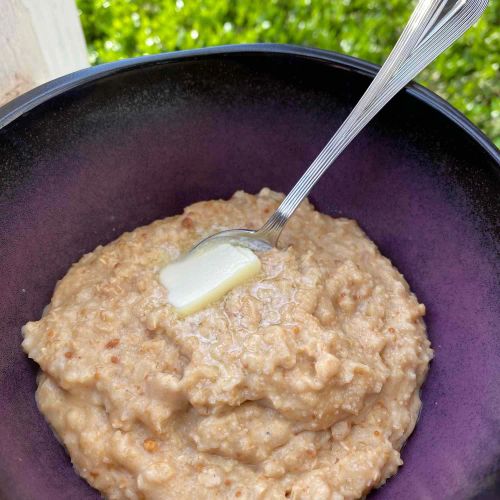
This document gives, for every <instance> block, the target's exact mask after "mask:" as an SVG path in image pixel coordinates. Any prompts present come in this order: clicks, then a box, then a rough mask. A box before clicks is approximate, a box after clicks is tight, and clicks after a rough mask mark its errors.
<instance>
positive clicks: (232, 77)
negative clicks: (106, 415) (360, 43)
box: [0, 46, 500, 500]
mask: <svg viewBox="0 0 500 500" xmlns="http://www.w3.org/2000/svg"><path fill="white" fill-rule="evenodd" d="M374 71H375V68H374V67H373V66H371V65H370V64H368V63H364V62H362V61H357V60H354V59H351V58H347V57H345V56H340V55H338V54H333V53H326V52H321V51H315V50H311V49H299V48H293V47H287V46H239V47H229V48H227V47H226V48H218V49H209V50H202V51H195V52H188V53H180V54H179V53H178V54H167V55H162V56H155V57H147V58H142V59H138V60H132V61H125V62H120V63H115V64H111V65H107V66H104V67H100V68H92V69H89V70H85V71H83V72H80V73H77V74H75V75H71V76H69V77H66V78H63V79H61V80H58V81H55V82H53V83H50V84H48V85H46V86H44V87H43V88H41V89H37V90H35V91H34V92H32V93H30V94H28V95H27V96H24V97H22V98H20V99H18V100H16V101H14V102H13V103H12V104H10V105H9V106H7V107H5V108H3V109H1V110H0V125H1V124H3V125H4V127H3V128H2V129H0V279H1V281H0V282H1V287H0V314H1V318H2V322H1V326H0V328H1V335H0V423H1V424H0V443H1V446H0V498H6V499H13V500H14V499H16V500H19V499H21V500H22V499H26V500H45V499H46V500H63V499H69V498H71V499H76V498H78V499H96V498H98V494H97V493H96V492H95V491H94V490H92V489H91V488H90V487H89V486H88V485H87V484H86V483H85V482H84V481H83V480H81V479H79V478H78V476H77V475H76V474H75V473H74V472H73V470H72V467H71V463H70V460H69V458H68V457H67V455H66V454H65V452H64V450H63V448H62V447H61V445H59V443H58V442H57V441H56V439H55V438H54V436H53V435H52V433H51V431H50V429H49V428H48V426H47V425H46V423H45V422H44V420H43V418H42V416H41V415H40V414H39V412H38V411H37V408H36V404H35V401H34V390H35V375H36V366H35V365H34V364H33V363H32V362H30V361H29V360H28V359H27V358H26V357H25V356H24V355H23V353H22V351H21V349H20V345H19V344H20V342H21V335H20V327H21V325H22V324H24V323H25V322H26V321H28V320H31V319H37V318H39V316H40V314H41V312H42V309H43V307H44V305H45V304H47V303H48V301H49V300H50V296H51V292H52V290H53V287H54V285H55V283H56V281H57V280H58V279H60V278H61V277H62V276H63V275H64V274H65V271H66V270H67V269H68V267H69V266H70V265H71V263H72V262H74V261H76V260H78V259H79V257H80V256H81V255H82V254H83V253H85V252H88V251H91V250H92V249H93V248H95V246H96V245H99V244H105V243H107V242H109V241H111V240H113V239H114V238H115V237H117V236H118V235H119V234H120V233H122V232H123V231H126V230H130V229H133V228H135V227H137V226H139V225H141V224H146V223H148V222H151V221H153V220H155V219H157V218H160V217H165V216H168V215H172V214H175V213H178V212H179V211H181V210H182V208H183V207H184V206H185V205H187V204H189V203H192V202H194V201H197V200H203V199H211V198H217V197H229V196H230V195H231V194H232V193H233V192H234V191H235V190H237V189H245V190H246V191H249V192H256V191H257V190H259V189H260V188H261V187H263V186H269V187H271V188H273V189H276V190H279V191H285V192H286V191H287V190H289V189H290V187H291V186H292V185H293V183H294V182H295V181H296V179H297V178H298V176H299V175H300V173H301V172H302V171H303V170H304V168H305V167H306V166H307V165H308V164H309V162H310V161H311V160H312V159H313V158H314V156H315V155H316V154H317V153H318V152H319V150H320V149H321V147H322V146H323V145H324V143H325V142H326V140H327V139H328V138H329V137H330V136H331V134H332V133H333V131H334V130H335V129H336V127H337V126H338V125H339V124H340V123H341V121H342V120H343V118H345V116H346V115H347V113H348V111H349V110H350V109H351V107H352V106H353V105H354V104H355V102H356V100H357V99H358V98H359V96H360V95H361V93H362V91H363V90H364V89H365V88H366V86H367V84H368V83H369V81H370V77H371V75H373V73H374ZM13 118H16V119H15V120H14V121H11V120H12V119H13ZM8 122H10V123H8ZM499 195H500V191H499V166H498V152H497V151H496V150H495V148H494V146H492V145H491V143H489V142H488V140H487V139H486V138H485V137H484V136H482V135H481V133H480V132H479V131H478V130H477V129H475V128H474V127H473V126H472V125H471V124H470V123H469V122H467V120H466V119H465V118H463V117H462V116H461V115H460V114H459V113H457V112H456V111H454V110H453V109H452V108H451V107H449V106H448V105H447V104H446V103H444V102H443V101H441V100H440V99H438V98H437V97H435V96H434V95H433V94H431V93H430V92H427V91H425V90H423V89H422V88H420V87H418V86H410V88H409V89H408V90H406V91H405V92H403V93H401V94H400V95H399V96H397V97H396V98H395V99H394V101H393V102H392V103H391V104H390V105H389V106H387V108H386V109H384V110H383V111H382V112H381V114H380V115H379V116H378V117H377V118H376V119H375V120H374V121H373V122H372V124H370V125H369V126H368V128H367V129H366V130H365V131H364V132H363V133H362V134H361V135H360V136H359V137H358V138H357V139H356V141H355V142H354V143H353V144H352V145H351V147H349V149H348V150H347V151H346V152H345V153H344V154H343V155H342V156H341V157H340V158H339V160H338V161H337V162H336V164H335V166H334V167H333V168H332V169H331V170H330V171H329V172H328V173H327V174H326V175H325V177H324V178H323V179H322V181H321V182H320V184H319V185H318V186H317V187H316V188H315V189H314V191H313V193H312V195H311V199H312V201H313V202H314V204H315V205H316V206H317V207H318V208H319V209H320V210H322V211H324V212H326V213H329V214H332V215H343V216H348V217H352V218H355V219H357V220H358V221H359V223H360V224H361V226H362V227H363V228H364V229H365V231H366V232H367V233H368V235H369V236H370V237H371V238H372V239H373V240H374V241H375V242H376V243H377V244H378V245H379V247H380V249H381V251H382V252H383V253H384V254H385V255H386V256H388V257H389V258H390V259H392V261H393V262H394V264H395V265H396V266H397V267H398V268H399V269H400V270H401V271H402V272H403V273H404V275H405V276H406V278H407V279H408V281H409V282H410V284H411V286H412V288H413V290H414V291H415V293H416V294H417V295H418V297H419V298H420V300H421V301H423V302H424V303H425V304H426V305H427V311H428V312H427V317H426V319H427V325H428V330H429V336H430V338H431V341H432V343H433V347H434V349H435V360H434V361H433V363H432V367H431V371H430V374H429V377H428V380H427V382H426V384H425V386H424V389H423V393H422V397H423V401H424V405H423V410H422V414H421V417H420V421H419V423H418V425H417V428H416V430H415V432H414V434H413V435H412V437H411V438H410V440H409V442H408V443H407V445H406V446H405V448H404V450H403V459H404V462H405V464H404V466H403V467H402V468H401V469H400V471H399V472H398V474H397V475H396V476H395V477H394V478H392V479H390V480H389V481H388V483H387V484H386V485H385V486H384V487H383V488H381V489H380V490H379V491H377V492H376V493H374V494H373V497H376V498H383V499H402V498H404V499H407V500H412V499H440V500H441V499H462V498H472V497H474V496H475V495H480V496H481V495H482V496H483V497H484V498H487V497H488V495H490V494H491V495H493V494H494V487H495V485H494V478H495V475H496V473H497V472H498V460H499V449H500V442H499V435H500V433H499V428H500V426H499V417H500V391H499V389H498V381H499V366H500V345H499V342H500V335H499V327H498V324H499V318H500V310H499V296H500V290H499V284H498V281H499V280H498V248H499V246H498V245H499V238H498V214H499V213H500V207H499V199H500V196H499ZM495 230H496V231H497V232H495ZM481 492H482V493H481ZM488 492H489V493H488Z"/></svg>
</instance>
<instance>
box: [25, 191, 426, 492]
mask: <svg viewBox="0 0 500 500" xmlns="http://www.w3.org/2000/svg"><path fill="white" fill-rule="evenodd" d="M281 199H282V196H281V195H278V194H276V193H274V192H272V191H270V190H268V189H264V190H262V191H261V192H260V193H259V194H258V195H257V196H252V195H249V194H245V193H243V192H238V193H236V194H235V195H234V196H233V198H231V200H229V201H209V202H201V203H196V204H194V205H192V206H190V207H188V208H186V209H185V211H184V214H183V215H180V216H176V217H170V218H168V219H165V220H160V221H156V222H154V223H152V224H150V225H149V226H146V227H141V228H139V229H136V230H135V231H133V232H131V233H126V234H124V235H123V236H121V237H120V238H118V239H117V240H116V241H114V242H113V243H110V244H109V245H107V246H105V247H99V248H97V249H96V250H95V251H94V252H92V253H90V254H88V255H85V256H84V257H83V258H82V259H81V260H80V262H78V263H77V264H75V265H74V266H73V267H72V268H71V269H70V270H69V272H68V274H67V275H66V276H65V277H64V278H63V279H62V280H61V281H60V282H59V283H58V285H57V287H56V290H55V292H54V296H53V298H52V301H51V303H50V305H49V306H48V308H47V309H46V311H45V313H44V316H43V317H42V319H41V320H40V321H36V322H30V323H28V324H27V325H26V326H25V327H24V328H23V335H24V342H23V347H24V349H25V351H26V352H27V353H28V355H29V356H30V357H31V358H33V359H34V360H35V361H36V362H37V363H38V364H39V365H40V367H41V369H42V372H41V374H40V376H39V380H38V390H37V393H36V398H37V402H38V406H39V407H40V410H41V411H42V413H43V414H44V415H45V417H46V419H47V420H48V421H49V423H50V424H51V426H52V427H53V429H54V430H55V432H56V434H57V436H58V437H59V438H60V440H61V441H62V442H63V443H64V445H65V446H66V448H67V449H68V452H69V454H70V456H71V459H72V461H73V464H74V466H75V468H76V470H77V471H78V473H79V474H80V475H82V476H83V477H84V478H85V479H86V480H87V481H88V482H89V483H90V484H91V485H92V486H94V487H95V488H97V489H98V490H100V491H101V492H102V493H103V494H104V495H105V496H106V497H108V498H111V499H122V498H129V499H146V498H147V499H156V500H161V499H168V498H176V499H192V498H231V499H232V498H239V499H257V498H262V499H278V498H279V499H283V498H293V499H316V500H320V499H334V500H340V499H344V498H346V499H347V498H359V497H362V496H363V495H365V494H366V493H367V492H368V491H369V490H370V489H372V488H374V487H377V486H379V485H381V484H382V483H383V482H384V481H385V480H386V479H387V478H388V477H389V476H391V475H392V474H394V473H395V472H396V470H397V468H398V466H399V465H401V463H402V462H401V459H400V455H399V450H400V448H401V446H402V444H403V443H404V441H405V440H406V438H407V437H408V435H409V434H410V433H411V432H412V430H413V427H414V425H415V422H416V419H417V415H418V411H419V408H420V400H419V394H418V391H419V388H420V386H421V384H422V382H423V380H424V378H425V375H426V372H427V367H428V363H429V360H430V359H431V357H432V350H431V349H430V346H429V341H428V339H427V337H426V333H425V325H424V323H423V321H422V316H423V314H424V312H425V308H424V306H423V305H421V304H419V303H418V301H417V299H416V298H415V296H414V295H413V294H412V293H411V292H410V290H409V288H408V284H407V283H406V281H405V280H404V278H403V276H402V275H401V274H400V273H399V272H398V271H397V270H396V269H395V268H394V267H393V266H392V265H391V263H390V262H389V260H387V259H386V258H384V257H383V256H382V255H381V254H380V253H379V251H378V250H377V248H376V246H375V245H374V244H373V243H372V242H371V241H370V240H369V239H368V238H367V237H366V235H365V234H364V233H363V232H362V231H361V230H360V229H359V227H358V226H357V224H356V223H355V222H353V221H351V220H347V219H332V218H331V217H329V216H326V215H322V214H320V213H318V212H316V211H315V210H314V209H313V208H312V206H311V205H310V204H308V203H304V204H303V205H302V206H301V207H300V208H299V210H298V211H297V213H296V215H295V216H294V217H293V218H292V219H291V220H290V222H289V224H288V226H287V228H286V229H285V231H284V233H283V235H282V238H281V240H280V246H281V248H282V249H280V250H271V251H269V252H265V253H261V254H260V255H259V257H260V259H261V262H262V269H261V271H260V273H259V275H258V276H257V277H256V278H254V279H252V280H250V281H247V282H246V283H244V284H243V285H240V286H238V287H237V288H235V289H233V290H232V291H230V292H229V293H228V294H227V295H226V296H225V297H224V298H222V299H221V300H219V301H218V302H216V303H213V304H212V305H211V306H209V307H207V308H206V309H204V310H202V311H199V312H197V313H195V314H192V315H189V316H187V317H185V318H180V317H179V316H177V315H176V313H175V312H174V310H173V308H172V306H170V305H169V303H168V300H167V299H168V297H167V291H166V289H165V288H164V287H163V286H162V285H161V284H160V283H159V281H158V272H159V270H160V269H161V268H162V267H163V266H164V265H165V264H166V263H168V262H169V261H171V260H172V259H175V258H177V257H178V256H179V255H180V254H181V253H183V252H185V251H186V250H188V249H189V248H190V247H191V246H192V245H193V243H195V242H196V241H198V240H199V239H201V238H203V237H204V236H207V235H209V234H211V233H213V232H216V231H219V230H222V229H226V228H233V227H249V228H257V227H259V226H260V225H261V224H262V223H263V222H264V221H265V220H266V219H267V218H268V216H269V214H270V213H271V212H272V211H273V210H274V209H275V207H276V206H277V204H278V202H279V200H281Z"/></svg>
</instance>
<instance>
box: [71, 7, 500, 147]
mask: <svg viewBox="0 0 500 500" xmlns="http://www.w3.org/2000/svg"><path fill="white" fill-rule="evenodd" d="M77 2H78V7H79V9H80V12H81V20H82V24H83V29H84V32H85V37H86V39H87V44H88V48H89V57H90V61H91V63H92V64H98V63H103V62H108V61H114V60H116V59H120V58H124V57H134V56H139V55H144V54H154V53H158V52H166V51H172V50H180V49H191V48H196V47H206V46H209V45H223V44H230V43H252V42H276V43H292V44H300V45H308V46H313V47H319V48H322V49H330V50H335V51H338V52H343V53H346V54H350V55H353V56H357V57H361V58H363V59H367V60H369V61H373V62H375V63H379V64H380V63H382V62H383V60H384V58H385V57H386V56H387V55H388V53H389V50H390V48H391V47H392V45H393V44H394V42H395V40H396V38H397V36H398V34H399V31H400V30H401V28H402V27H403V26H404V24H405V22H406V20H407V18H408V16H409V14H410V12H411V10H412V6H413V4H412V3H410V2H408V1H407V0H385V1H380V0H135V1H134V0H77ZM497 2H498V0H491V4H490V6H489V7H488V9H487V11H486V12H485V14H484V15H483V17H482V19H481V20H480V21H479V22H478V24H477V25H476V26H475V27H473V28H472V29H471V30H469V31H468V32H467V33H466V34H465V36H464V37H463V38H462V39H461V40H459V41H458V42H456V43H455V44H454V45H453V46H452V47H451V48H450V49H448V50H447V51H446V52H445V53H444V54H442V55H441V56H440V57H439V58H438V59H437V60H436V61H435V62H434V63H433V64H432V65H431V66H430V67H429V68H427V69H426V70H425V71H424V72H423V73H422V74H421V75H420V77H419V79H418V81H419V82H420V83H422V84H424V85H426V86H428V87H429V88H431V89H432V90H434V91H435V92H437V93H438V94H440V95H441V96H442V97H444V98H445V99H447V100H448V101H450V102H451V103H452V104H453V105H454V106H456V107H457V108H458V109H459V110H460V111H462V112H463V113H465V114H466V115H467V116H468V117H469V118H470V119H471V120H472V121H473V122H474V123H476V124H477V125H478V126H479V127H481V128H482V129H483V130H484V131H485V132H486V133H487V134H488V135H489V136H490V137H491V138H492V139H493V140H494V141H495V142H496V143H497V145H500V88H499V83H498V80H497V79H496V76H497V74H498V70H499V68H500V31H499V29H498V25H499V12H498V10H499V9H498V4H497Z"/></svg>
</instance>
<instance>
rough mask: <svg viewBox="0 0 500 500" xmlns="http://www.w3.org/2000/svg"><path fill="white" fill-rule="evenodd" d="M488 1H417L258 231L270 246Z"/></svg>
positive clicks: (470, 23) (482, 9)
mask: <svg viewBox="0 0 500 500" xmlns="http://www.w3.org/2000/svg"><path fill="white" fill-rule="evenodd" d="M487 4H488V0H452V1H450V0H420V1H419V2H418V4H417V6H416V8H415V10H414V11H413V14H412V15H411V17H410V19H409V21H408V23H407V25H406V27H405V29H404V30H403V32H402V34H401V36H400V37H399V39H398V41H397V42H396V45H395V46H394V48H393V50H392V52H391V53H390V55H389V57H388V58H387V60H386V61H385V63H384V65H383V66H382V67H381V68H380V70H379V72H378V73H377V75H376V77H375V78H374V79H373V81H372V82H371V84H370V86H369V87H368V88H367V90H366V91H365V93H364V94H363V96H362V97H361V99H360V100H359V101H358V103H357V104H356V106H355V107H354V109H353V110H352V111H351V113H350V114H349V116H348V117H347V118H346V120H345V121H344V122H343V123H342V125H341V126H340V127H339V129H338V130H337V132H336V133H335V134H334V135H333V137H332V138H331V139H330V141H329V142H328V143H327V144H326V146H325V147H324V148H323V150H322V151H321V152H320V154H319V155H318V156H317V157H316V159H315V160H314V161H313V162H312V164H311V165H310V166H309V168H308V169H307V170H306V172H305V173H304V174H303V175H302V177H301V178H300V179H299V181H298V182H297V184H295V186H294V187H293V188H292V190H291V191H290V192H289V193H288V195H287V196H286V198H285V199H284V200H283V201H282V203H281V205H280V206H279V207H278V209H277V210H276V212H275V213H274V214H273V215H272V216H271V217H270V218H269V220H268V221H267V222H266V223H265V224H264V226H263V227H262V228H261V229H260V230H259V231H258V237H260V238H263V239H265V240H267V241H268V242H269V243H271V244H272V245H275V244H276V242H277V240H278V238H279V236H280V234H281V231H282V230H283V227H284V226H285V224H286V223H287V221H288V219H289V218H290V217H291V216H292V214H293V213H294V212H295V210H296V209H297V207H298V206H299V205H300V203H301V202H302V200H303V199H304V198H305V197H306V196H307V195H308V194H309V192H310V191H311V189H312V188H313V186H314V185H315V184H316V182H318V180H319V179H320V177H321V176H322V175H323V174H324V173H325V171H326V170H327V169H328V167H329V166H330V165H331V164H332V163H333V161H334V160H335V159H336V158H337V157H338V156H339V155H340V154H341V153H342V151H344V149H345V148H346V147H347V146H348V145H349V143H350V142H351V141H352V140H353V139H354V138H355V137H356V136H357V135H358V134H359V132H360V131H361V130H362V129H363V128H364V127H365V126H366V124H367V123H368V122H369V121H370V120H371V119H372V118H373V117H374V116H375V115H376V114H377V113H378V112H379V111H380V110H381V109H382V108H383V107H384V106H385V104H387V102H388V101H389V100H390V99H392V97H394V95H395V94H397V93H398V92H399V91H400V90H401V89H402V88H403V87H404V86H405V85H406V84H407V83H408V82H410V81H411V80H412V79H413V78H414V77H415V76H416V75H417V74H418V73H420V71H422V69H424V68H425V67H426V66H427V65H428V64H429V63H430V62H431V61H433V60H434V59H435V58H436V57H437V56H438V55H439V54H440V53H441V52H442V51H443V50H445V49H446V48H447V47H449V46H450V45H451V44H452V43H453V42H454V41H455V40H456V39H457V38H459V37H460V36H461V35H462V34H463V33H464V32H465V31H466V30H467V29H468V28H469V27H470V26H471V25H472V24H474V22H476V21H477V19H479V17H480V16H481V14H482V13H483V11H484V9H485V8H486V6H487Z"/></svg>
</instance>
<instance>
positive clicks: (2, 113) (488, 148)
mask: <svg viewBox="0 0 500 500" xmlns="http://www.w3.org/2000/svg"><path fill="white" fill-rule="evenodd" d="M229 54H231V55H232V54H240V55H243V54H249V55H258V54H261V55H269V54H281V55H290V56H296V57H300V58H305V59H309V60H314V61H320V62H323V63H329V64H333V65H334V66H337V67H340V68H342V69H344V70H348V71H353V72H355V73H358V74H362V75H366V76H369V77H373V76H375V74H376V73H377V71H378V70H379V68H380V66H379V65H377V64H374V63H371V62H368V61H365V60H363V59H358V58H356V57H352V56H348V55H345V54H340V53H338V52H334V51H328V50H322V49H316V48H311V47H305V46H299V45H289V44H278V43H253V44H239V45H219V46H214V47H205V48H200V49H192V50H180V51H176V52H165V53H161V54H154V55H147V56H141V57H134V58H130V59H121V60H119V61H114V62H110V63H105V64H100V65H97V66H91V67H89V68H84V69H81V70H78V71H75V72H73V73H69V74H67V75H65V76H61V77H59V78H56V79H54V80H51V81H49V82H47V83H44V84H42V85H40V86H38V87H35V88H34V89H32V90H30V91H28V92H26V93H24V94H22V95H20V96H18V97H16V98H15V99H13V100H11V101H9V102H8V103H6V104H5V105H4V106H2V107H0V130H1V129H2V128H4V127H6V126H7V125H8V124H9V123H11V122H13V121H14V120H16V119H17V118H19V117H21V116H22V115H24V114H25V113H27V112H28V111H31V110H32V109H34V108H35V107H36V106H38V105H40V104H42V103H44V102H46V101H48V100H50V99H51V98H53V97H55V96H58V95H60V94H62V93H64V92H66V91H68V90H71V89H74V88H76V87H78V86H80V85H84V84H86V83H89V82H92V81H94V80H98V79H100V78H104V77H107V76H111V75H114V74H117V73H120V72H123V71H127V70H129V69H131V68H139V67H141V66H148V65H151V64H161V63H165V62H170V61H171V62H174V61H176V62H178V61H182V60H185V61H189V60H197V59H200V58H204V57H206V56H225V55H229ZM404 91H405V92H407V93H408V94H410V95H411V96H413V97H416V98H417V99H418V100H419V101H421V102H423V103H424V104H426V105H428V106H430V107H431V108H433V109H435V110H436V111H438V112H439V113H440V114H442V115H443V116H445V117H446V118H448V119H449V120H451V121H452V122H453V123H454V124H455V125H457V126H458V127H459V128H461V129H462V130H463V131H465V132H466V134H467V135H469V137H471V138H472V139H473V140H474V141H475V142H476V143H478V144H479V146H481V147H482V149H483V150H484V151H485V152H486V153H488V155H489V156H490V157H491V158H492V160H493V161H494V162H495V163H496V164H497V166H498V167H499V168H500V151H499V150H498V148H497V147H496V146H495V144H494V143H493V142H492V141H491V140H490V139H489V138H488V137H487V136H486V135H485V134H484V132H482V131H481V130H480V129H479V128H478V127H477V126H476V125H474V124H473V123H472V122H471V121H470V120H469V119H468V118H466V117H465V116H464V115H463V114H462V113H461V112H460V111H458V110H457V109H455V108H454V107H453V106H452V105H451V104H450V103H448V102H447V101H446V100H444V99H442V98H441V97H439V96H438V95H437V94H435V93H434V92H432V91H431V90H429V89H427V88H425V87H423V86H422V85H420V84H418V83H416V82H411V83H409V84H408V85H407V86H406V88H405V90H404Z"/></svg>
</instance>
